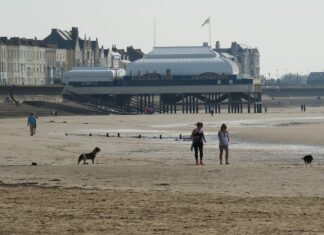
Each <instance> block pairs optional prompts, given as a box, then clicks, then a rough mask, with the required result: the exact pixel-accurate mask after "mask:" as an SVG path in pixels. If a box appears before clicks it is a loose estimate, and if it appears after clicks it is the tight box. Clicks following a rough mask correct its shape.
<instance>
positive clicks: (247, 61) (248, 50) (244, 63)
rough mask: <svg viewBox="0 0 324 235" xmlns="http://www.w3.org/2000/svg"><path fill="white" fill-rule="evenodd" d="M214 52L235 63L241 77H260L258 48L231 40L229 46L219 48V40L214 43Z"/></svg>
mask: <svg viewBox="0 0 324 235" xmlns="http://www.w3.org/2000/svg"><path fill="white" fill-rule="evenodd" d="M214 50H215V51H216V52H218V53H220V54H221V55H222V56H223V57H225V58H227V59H230V60H232V61H233V62H235V63H236V64H237V66H238V67H239V70H240V74H239V75H240V76H241V77H242V78H252V79H258V78H260V53H259V50H258V48H253V47H251V46H248V45H246V44H242V43H237V42H232V44H231V47H230V48H221V45H220V42H219V41H217V42H216V45H215V49H214Z"/></svg>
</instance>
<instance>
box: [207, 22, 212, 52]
mask: <svg viewBox="0 0 324 235" xmlns="http://www.w3.org/2000/svg"><path fill="white" fill-rule="evenodd" d="M208 26H209V46H210V47H212V44H211V19H210V16H209V24H208Z"/></svg>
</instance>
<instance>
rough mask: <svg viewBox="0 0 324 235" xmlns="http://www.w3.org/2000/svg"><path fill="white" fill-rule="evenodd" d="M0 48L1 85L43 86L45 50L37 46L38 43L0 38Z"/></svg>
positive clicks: (35, 41) (29, 40)
mask: <svg viewBox="0 0 324 235" xmlns="http://www.w3.org/2000/svg"><path fill="white" fill-rule="evenodd" d="M0 48H1V49H0V64H1V66H0V69H1V71H0V74H1V75H0V77H1V80H0V81H1V82H2V83H4V84H18V85H43V84H45V77H46V69H45V65H46V59H45V48H44V47H42V46H41V45H40V44H39V41H37V40H33V39H20V38H11V39H7V38H0Z"/></svg>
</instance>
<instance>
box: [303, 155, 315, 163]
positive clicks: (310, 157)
mask: <svg viewBox="0 0 324 235" xmlns="http://www.w3.org/2000/svg"><path fill="white" fill-rule="evenodd" d="M302 159H303V160H304V162H305V164H312V161H313V156H312V155H306V156H305V157H303V158H302Z"/></svg>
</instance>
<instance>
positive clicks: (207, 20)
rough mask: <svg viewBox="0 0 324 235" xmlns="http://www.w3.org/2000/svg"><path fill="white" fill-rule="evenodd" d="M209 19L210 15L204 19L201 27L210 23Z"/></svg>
mask: <svg viewBox="0 0 324 235" xmlns="http://www.w3.org/2000/svg"><path fill="white" fill-rule="evenodd" d="M209 20H210V17H208V18H207V19H206V20H205V21H204V23H203V24H202V25H201V27H203V26H204V25H205V24H209Z"/></svg>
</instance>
